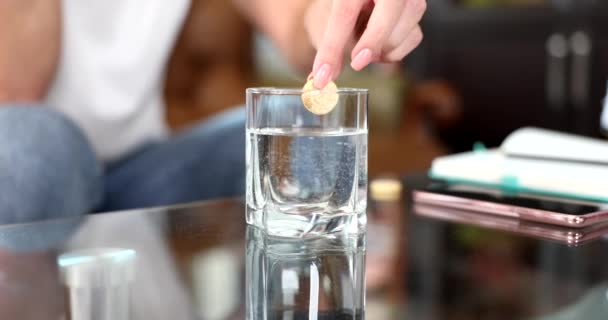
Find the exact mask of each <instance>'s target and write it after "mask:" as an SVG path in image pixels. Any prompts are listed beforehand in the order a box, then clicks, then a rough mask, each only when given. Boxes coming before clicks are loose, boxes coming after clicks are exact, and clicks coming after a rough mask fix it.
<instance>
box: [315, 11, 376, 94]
mask: <svg viewBox="0 0 608 320" xmlns="http://www.w3.org/2000/svg"><path fill="white" fill-rule="evenodd" d="M364 3H365V1H364V0H335V1H334V2H333V4H332V8H331V13H330V17H329V21H328V22H327V26H326V28H325V34H324V36H323V40H322V41H321V44H320V46H319V48H318V51H317V56H316V58H315V62H314V66H313V72H312V74H311V75H312V76H313V77H314V86H315V87H316V88H324V87H325V86H326V85H327V83H328V82H329V81H330V80H332V79H333V78H334V77H336V76H337V75H338V74H339V71H340V69H341V67H342V59H343V54H344V48H345V47H346V44H347V43H348V41H349V39H350V38H351V36H352V33H353V30H354V27H355V23H356V22H357V17H358V16H359V12H360V11H361V8H362V7H363V5H364Z"/></svg>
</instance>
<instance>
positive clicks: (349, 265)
mask: <svg viewBox="0 0 608 320" xmlns="http://www.w3.org/2000/svg"><path fill="white" fill-rule="evenodd" d="M246 309H247V311H246V312H247V317H246V319H248V320H266V319H284V320H295V319H349V320H350V319H353V320H355V319H357V320H358V319H364V318H365V234H364V233H359V234H347V233H339V234H336V235H335V236H328V237H319V238H312V239H294V238H285V237H276V236H270V235H267V234H266V233H264V232H263V231H262V230H260V229H258V228H254V227H249V228H248V229H247V262H246Z"/></svg>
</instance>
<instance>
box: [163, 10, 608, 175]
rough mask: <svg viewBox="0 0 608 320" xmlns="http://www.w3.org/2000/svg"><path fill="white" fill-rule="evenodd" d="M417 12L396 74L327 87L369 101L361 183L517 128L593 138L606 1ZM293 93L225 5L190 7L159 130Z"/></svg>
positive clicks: (347, 76) (606, 32)
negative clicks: (412, 43) (411, 44)
mask: <svg viewBox="0 0 608 320" xmlns="http://www.w3.org/2000/svg"><path fill="white" fill-rule="evenodd" d="M428 7H429V9H428V12H427V14H426V17H425V19H424V20H423V31H424V33H425V39H424V41H423V44H422V46H421V47H420V48H418V49H417V50H416V51H415V52H414V53H413V54H412V55H411V56H409V57H408V58H406V61H404V63H403V64H401V65H376V66H373V67H369V68H367V69H366V70H364V71H363V72H360V73H356V74H355V73H354V72H349V71H346V72H345V73H344V74H343V75H342V77H341V78H340V79H338V81H337V83H338V85H339V86H356V87H365V88H369V89H370V90H371V97H370V110H369V112H370V144H369V146H370V147H369V158H370V159H369V160H370V161H369V170H370V174H371V175H372V176H374V175H381V174H386V173H399V174H403V173H408V172H412V171H421V170H424V169H426V168H428V167H429V165H430V162H431V161H432V159H433V158H434V157H436V156H439V155H442V154H446V153H451V152H458V151H466V150H469V149H471V147H472V145H473V143H474V142H476V141H480V142H483V143H485V144H486V145H488V146H497V145H499V144H500V143H501V142H502V140H503V139H504V138H505V137H506V136H507V135H508V134H509V133H510V132H512V131H513V130H515V129H517V128H520V127H523V126H539V127H544V128H551V129H558V130H561V131H565V132H573V133H579V134H583V135H587V136H596V137H598V136H601V131H600V125H599V117H600V112H601V107H602V100H603V97H604V95H605V93H606V80H607V79H608V10H607V9H608V1H605V0H428ZM218 34H221V36H219V37H218V36H217V35H218ZM345 69H348V68H345ZM303 83H304V75H298V74H296V73H295V72H293V70H290V69H289V67H288V66H287V64H286V63H285V62H284V61H283V59H282V58H281V57H280V55H279V54H278V53H277V51H276V50H275V49H274V48H273V46H272V44H271V43H269V41H268V40H267V39H265V38H263V37H262V36H260V35H259V34H258V33H256V32H255V30H253V28H252V27H251V26H250V25H248V24H247V23H246V22H245V19H243V18H242V17H240V16H239V14H238V13H237V11H236V10H235V9H234V8H233V7H232V5H231V3H230V1H225V0H206V1H193V4H192V8H191V12H190V14H189V17H188V20H187V23H186V24H185V26H184V28H183V30H182V32H181V35H180V37H179V40H178V44H177V46H176V49H175V51H174V52H173V56H172V59H171V63H170V66H169V73H168V77H167V83H166V99H167V102H168V106H169V109H168V114H167V116H168V121H169V123H170V125H171V126H172V128H174V130H180V129H183V128H185V127H187V126H189V125H190V124H193V123H194V122H196V121H198V120H200V119H203V118H205V117H208V116H209V115H211V114H214V113H216V112H218V111H221V110H223V109H226V108H229V107H231V106H235V105H239V104H244V102H245V101H244V99H245V96H244V90H245V88H247V87H250V86H262V85H264V86H268V85H272V86H290V87H300V86H302V85H303Z"/></svg>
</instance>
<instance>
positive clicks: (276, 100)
mask: <svg viewBox="0 0 608 320" xmlns="http://www.w3.org/2000/svg"><path fill="white" fill-rule="evenodd" d="M301 94H302V90H297V89H271V88H258V89H248V90H247V135H248V138H247V222H248V223H249V224H252V225H255V226H257V227H260V228H262V229H264V230H266V231H267V232H269V233H270V234H275V235H281V236H295V237H303V236H308V235H313V236H314V235H323V234H327V233H330V232H334V231H340V230H346V231H348V232H351V233H357V232H359V231H360V230H361V229H362V227H363V226H364V225H365V208H366V205H367V195H366V191H367V90H361V89H340V90H338V92H337V95H338V102H337V105H336V106H335V108H334V109H333V110H332V111H330V112H329V113H327V114H324V115H316V114H313V113H311V112H310V111H308V110H307V109H306V108H305V107H304V106H303V104H302V99H301Z"/></svg>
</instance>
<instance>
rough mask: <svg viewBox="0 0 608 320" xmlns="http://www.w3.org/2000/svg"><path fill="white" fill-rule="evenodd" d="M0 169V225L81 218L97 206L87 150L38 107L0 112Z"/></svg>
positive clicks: (97, 179) (60, 120)
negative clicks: (54, 218) (61, 217)
mask: <svg viewBox="0 0 608 320" xmlns="http://www.w3.org/2000/svg"><path fill="white" fill-rule="evenodd" d="M0 169H1V170H0V205H1V207H0V210H2V211H5V212H0V223H8V222H22V221H31V220H37V219H42V218H52V217H60V216H68V215H76V214H82V213H85V212H86V211H88V210H91V209H92V206H93V205H95V204H96V202H98V201H99V200H100V199H99V197H100V195H101V186H100V184H101V169H100V165H99V164H98V162H97V160H96V157H95V155H94V152H93V150H92V148H91V145H90V144H89V143H88V141H87V139H86V138H85V136H84V134H83V133H82V131H81V130H80V129H79V128H78V127H77V126H76V125H75V124H74V123H73V122H72V121H70V120H69V119H67V118H65V117H64V116H62V115H60V114H58V113H56V112H54V111H52V110H49V109H48V108H45V107H42V106H40V107H37V106H32V107H24V106H18V107H0ZM6 211H9V213H7V212H6Z"/></svg>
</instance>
